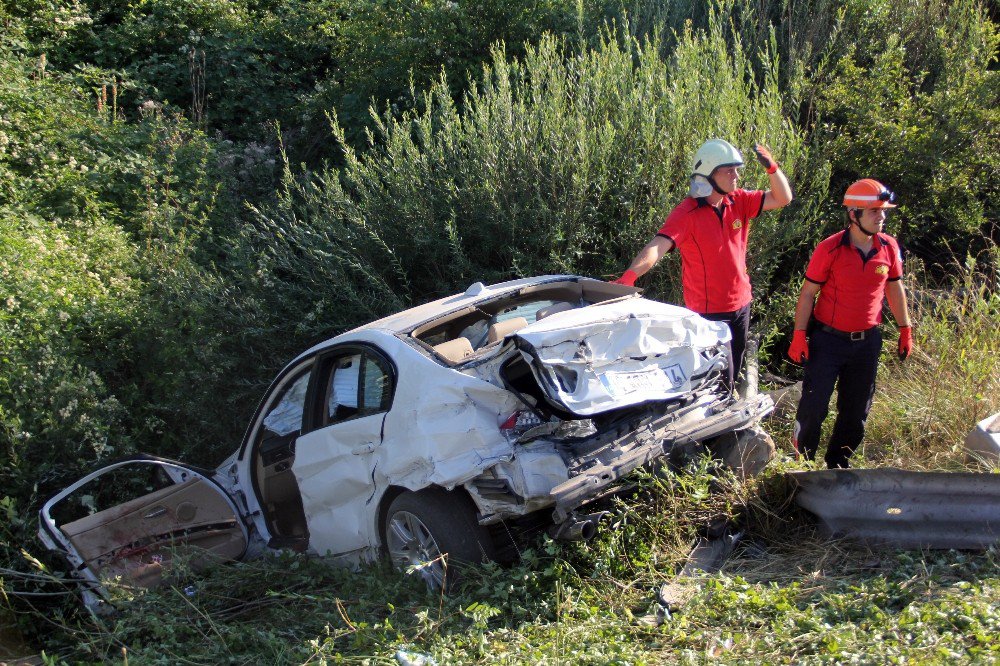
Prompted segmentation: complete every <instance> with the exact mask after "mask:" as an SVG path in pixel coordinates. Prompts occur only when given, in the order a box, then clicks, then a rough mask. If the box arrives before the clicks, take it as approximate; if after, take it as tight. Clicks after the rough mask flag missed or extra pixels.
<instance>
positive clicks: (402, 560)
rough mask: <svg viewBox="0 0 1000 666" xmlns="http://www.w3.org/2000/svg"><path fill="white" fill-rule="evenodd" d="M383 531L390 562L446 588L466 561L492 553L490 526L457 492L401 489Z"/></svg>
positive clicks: (487, 557) (489, 557)
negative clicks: (477, 516) (483, 521)
mask: <svg viewBox="0 0 1000 666" xmlns="http://www.w3.org/2000/svg"><path fill="white" fill-rule="evenodd" d="M382 536H383V542H382V543H383V548H384V550H385V554H386V556H387V557H388V558H389V560H390V561H391V562H392V563H393V566H395V567H396V568H397V569H399V570H401V571H404V572H414V573H418V574H419V575H420V576H421V577H422V578H423V579H424V581H425V582H426V583H427V586H428V587H429V588H430V589H432V590H442V589H443V590H444V591H445V592H447V591H448V590H449V589H453V588H454V587H455V585H456V584H457V583H458V582H459V581H460V580H461V578H462V572H463V569H465V568H466V567H468V566H469V565H470V564H480V563H482V562H485V561H489V560H495V559H496V549H495V546H494V544H493V541H492V539H491V538H490V535H489V532H488V531H487V530H486V528H484V527H483V526H482V525H480V524H479V523H478V521H477V520H476V510H475V508H474V507H473V505H472V502H470V501H469V499H468V498H467V497H465V496H463V495H461V494H460V493H455V492H453V493H448V492H445V491H443V490H438V489H426V490H421V491H418V492H404V493H403V494H401V495H399V496H398V497H396V498H395V499H394V500H393V501H392V503H391V504H390V505H389V510H388V512H387V513H386V519H385V525H384V527H383V530H382Z"/></svg>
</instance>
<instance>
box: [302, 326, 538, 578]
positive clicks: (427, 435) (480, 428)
mask: <svg viewBox="0 0 1000 666" xmlns="http://www.w3.org/2000/svg"><path fill="white" fill-rule="evenodd" d="M342 341H343V342H344V343H357V342H364V343H369V344H371V345H373V346H375V347H377V348H378V349H380V350H381V351H382V352H383V353H385V354H386V355H387V356H389V357H390V358H392V359H393V361H394V363H395V365H396V372H397V373H398V378H397V382H396V389H395V394H394V397H393V404H392V408H391V409H390V411H389V412H387V413H384V414H378V415H374V416H369V417H364V418H359V419H354V420H351V421H347V422H343V423H339V424H334V425H331V426H327V427H326V428H322V429H320V430H317V431H314V432H312V433H308V434H306V435H303V436H301V437H299V439H298V440H297V442H296V454H295V462H294V464H293V466H292V471H293V473H294V474H295V476H296V480H297V482H298V485H299V491H300V492H301V494H302V503H303V507H304V509H305V513H306V522H307V524H308V527H309V534H310V537H309V550H310V551H311V552H314V553H317V554H320V555H326V554H331V553H333V554H337V553H343V552H345V551H354V550H359V554H358V557H359V558H360V559H364V560H370V559H373V558H374V557H375V555H376V552H377V548H378V547H379V546H380V538H379V535H378V525H377V524H376V523H377V514H378V506H379V502H380V500H381V497H382V496H383V494H384V492H385V489H386V488H388V487H389V486H399V487H403V488H407V489H409V490H414V491H416V490H420V489H421V488H426V487H428V486H440V487H442V488H445V489H449V490H450V489H453V488H454V487H456V486H459V485H461V484H463V483H465V482H466V481H468V480H470V479H471V478H473V477H475V476H476V475H478V474H480V473H482V471H483V470H484V469H486V468H488V467H490V466H492V465H495V464H497V463H498V462H501V461H505V460H510V458H511V456H512V454H513V445H512V444H511V442H509V441H507V439H506V438H504V437H503V436H502V435H501V433H500V430H499V424H500V422H501V420H502V419H503V418H506V417H507V415H509V414H510V413H511V412H513V411H514V410H515V409H516V408H517V407H518V406H521V405H520V403H519V401H518V400H517V399H516V398H515V397H514V396H513V395H512V394H511V393H510V392H508V391H506V390H504V389H502V388H500V387H497V386H494V385H492V384H490V383H488V382H486V381H483V380H482V379H479V378H476V377H471V376H469V375H465V374H462V373H458V372H455V371H454V370H453V369H450V368H446V367H444V366H442V365H441V364H439V363H438V362H436V361H435V360H433V359H432V358H430V357H429V356H428V355H426V354H424V353H422V352H421V351H419V350H418V349H417V348H415V347H413V346H411V345H409V344H407V343H406V342H405V341H403V340H401V339H399V338H398V337H396V336H394V335H392V334H390V333H388V332H385V331H381V330H377V329H364V330H359V331H356V332H355V333H352V334H350V335H347V336H344V338H343V339H342ZM427 386H433V387H434V388H435V390H434V391H433V392H428V391H426V390H424V389H425V388H426V387H427ZM383 419H384V422H383ZM456 424H462V427H461V428H456V427H455V425H456ZM331 479H336V481H335V482H331V481H330V480H331ZM373 486H374V487H373Z"/></svg>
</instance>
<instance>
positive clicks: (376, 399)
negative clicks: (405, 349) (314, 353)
mask: <svg viewBox="0 0 1000 666" xmlns="http://www.w3.org/2000/svg"><path fill="white" fill-rule="evenodd" d="M327 367H328V368H329V370H328V372H329V376H328V377H327V379H326V381H325V382H324V384H325V391H326V400H325V401H324V405H325V408H324V410H323V419H322V425H323V426H327V425H331V424H333V423H339V422H341V421H346V420H347V419H351V418H354V417H357V416H368V415H369V414H377V413H379V412H384V411H386V410H388V409H389V405H390V403H391V401H392V374H391V373H390V372H389V369H388V368H387V367H385V364H384V363H383V361H382V360H381V359H380V358H378V357H376V356H375V355H373V354H368V353H364V352H354V353H350V354H344V355H343V356H338V357H336V358H334V359H333V361H332V362H331V363H329V364H328V365H327Z"/></svg>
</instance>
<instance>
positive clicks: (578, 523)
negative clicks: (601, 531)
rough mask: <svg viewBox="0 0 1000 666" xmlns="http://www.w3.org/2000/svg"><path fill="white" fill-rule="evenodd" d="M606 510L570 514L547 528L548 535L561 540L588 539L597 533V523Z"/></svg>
mask: <svg viewBox="0 0 1000 666" xmlns="http://www.w3.org/2000/svg"><path fill="white" fill-rule="evenodd" d="M606 513H607V511H599V512H597V513H587V514H583V515H576V514H574V515H572V516H570V517H569V518H567V519H566V520H565V521H563V522H561V523H559V524H558V525H553V526H552V527H550V528H549V536H550V537H552V538H553V539H560V540H562V541H590V540H591V539H593V538H594V536H595V535H596V534H597V524H598V523H599V522H601V518H603V517H604V514H606Z"/></svg>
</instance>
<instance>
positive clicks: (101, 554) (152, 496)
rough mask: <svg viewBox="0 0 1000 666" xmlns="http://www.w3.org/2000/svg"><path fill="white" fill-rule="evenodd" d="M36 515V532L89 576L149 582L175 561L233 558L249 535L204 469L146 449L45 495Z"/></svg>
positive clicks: (196, 565) (197, 563) (199, 564)
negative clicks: (151, 454)
mask: <svg viewBox="0 0 1000 666" xmlns="http://www.w3.org/2000/svg"><path fill="white" fill-rule="evenodd" d="M40 518H41V529H40V535H41V537H42V540H43V541H44V542H45V543H46V544H47V545H49V547H52V548H55V549H57V550H60V551H62V552H63V553H64V554H65V555H66V556H67V558H68V559H69V561H70V562H71V563H72V564H73V565H74V570H75V571H76V572H77V575H78V576H80V577H82V578H84V579H86V580H89V581H91V582H93V583H95V584H96V583H99V582H100V581H104V580H107V579H109V578H116V577H119V578H121V580H122V582H124V583H126V584H128V585H138V586H142V587H150V586H153V585H156V584H157V583H159V582H160V580H161V579H162V578H163V577H164V576H165V575H167V574H168V573H169V571H170V569H171V568H172V566H174V565H175V564H176V563H177V562H178V561H183V562H185V564H186V566H187V567H189V568H190V569H192V570H198V569H201V568H203V567H205V566H207V565H208V564H210V563H212V562H219V561H227V560H233V559H238V558H240V557H241V556H242V555H243V553H244V552H245V550H246V547H247V542H248V541H247V539H248V534H247V529H246V525H245V524H244V521H243V519H242V517H241V516H240V513H239V511H238V510H237V508H236V505H235V503H234V502H233V501H232V499H231V498H230V497H229V496H228V495H227V494H226V493H225V492H224V491H223V489H222V487H221V486H220V485H219V484H218V483H216V482H215V481H214V480H213V479H212V478H211V473H209V472H205V473H202V472H201V471H198V470H196V469H194V468H191V467H187V466H184V465H181V464H178V463H175V462H172V461H166V460H161V459H154V458H149V457H146V458H142V459H133V460H126V461H122V462H119V463H115V464H113V465H110V466H108V467H105V468H103V469H100V470H98V471H96V472H94V473H92V474H90V475H88V476H86V477H84V478H83V479H81V480H80V481H78V482H76V483H75V484H73V485H71V486H70V487H68V488H67V489H66V490H64V491H63V492H61V493H59V494H58V495H56V496H55V497H53V498H52V499H50V500H49V501H48V502H46V503H45V505H44V506H43V507H42V509H41V512H40ZM88 603H89V600H88Z"/></svg>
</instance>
